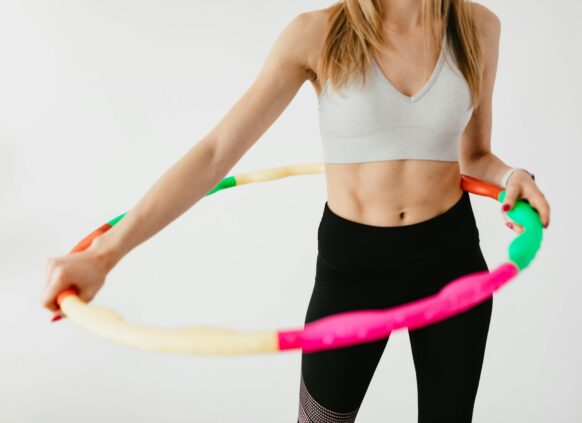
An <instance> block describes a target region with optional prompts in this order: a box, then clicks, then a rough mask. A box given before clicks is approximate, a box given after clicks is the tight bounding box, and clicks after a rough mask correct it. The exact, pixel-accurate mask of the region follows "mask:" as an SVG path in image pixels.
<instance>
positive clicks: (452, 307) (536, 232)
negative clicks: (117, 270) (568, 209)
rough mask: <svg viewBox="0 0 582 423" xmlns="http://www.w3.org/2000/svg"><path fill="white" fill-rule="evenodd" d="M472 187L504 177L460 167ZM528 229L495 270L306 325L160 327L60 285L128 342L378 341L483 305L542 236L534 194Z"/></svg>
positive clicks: (260, 345) (322, 345) (170, 347)
mask: <svg viewBox="0 0 582 423" xmlns="http://www.w3.org/2000/svg"><path fill="white" fill-rule="evenodd" d="M322 172H324V164H323V163H316V164H301V165H292V166H285V167H279V168H271V169H264V170H259V171H254V172H249V173H244V174H240V175H235V176H227V177H225V178H224V179H223V180H222V181H220V183H218V184H217V185H216V187H215V188H213V189H212V190H211V191H210V192H208V194H206V196H209V195H212V194H214V193H215V192H218V191H221V190H224V189H227V188H232V187H236V186H240V185H244V184H249V183H256V182H264V181H270V180H274V179H280V178H284V177H287V176H295V175H302V174H311V173H322ZM461 186H462V188H463V189H464V190H465V191H468V192H470V193H473V194H477V195H480V196H486V197H490V198H493V199H496V200H498V201H500V202H503V200H504V198H505V191H504V190H503V189H502V188H501V187H500V186H497V185H494V184H490V183H488V182H485V181H482V180H480V179H477V178H473V177H470V176H466V175H461ZM125 214H126V213H123V214H121V215H119V216H117V217H115V218H114V219H111V220H110V221H109V222H107V223H105V224H103V225H102V226H100V227H99V228H97V229H95V230H94V231H93V232H91V233H90V234H89V235H87V236H86V237H85V238H83V239H82V240H81V241H80V242H79V243H78V244H77V245H76V246H75V247H74V248H73V249H72V250H71V251H70V253H76V252H80V251H84V250H85V249H87V248H88V247H89V246H90V245H91V243H92V242H93V240H94V239H95V238H97V237H98V236H100V235H102V234H103V233H105V232H107V231H108V230H109V229H111V228H112V227H113V226H115V225H116V224H117V223H118V222H119V221H120V220H121V219H123V217H124V216H125ZM507 214H508V216H509V217H510V218H511V219H512V220H514V221H515V222H517V223H519V224H521V225H522V226H523V228H524V229H525V230H524V232H523V233H521V234H519V235H518V236H517V237H516V238H515V239H514V240H513V241H512V242H511V244H510V245H509V250H508V256H509V257H508V261H506V262H504V263H501V264H500V265H499V266H498V267H497V268H495V269H494V270H492V271H490V272H489V271H481V272H475V273H470V274H467V275H464V276H462V277H459V278H457V279H455V280H453V281H451V282H449V283H448V284H447V285H446V286H445V287H443V288H442V289H441V290H440V291H439V292H438V293H436V294H434V295H431V296H429V297H425V298H422V299H419V300H416V301H413V302H409V303H406V304H402V305H399V306H396V307H391V308H388V309H380V310H356V311H349V312H343V313H338V314H334V315H331V316H326V317H324V318H321V319H319V320H316V321H313V322H310V323H308V324H306V325H304V327H303V328H299V329H285V330H277V331H270V332H241V331H234V330H230V329H225V328H216V327H190V328H177V329H174V328H155V327H147V326H142V325H138V324H134V323H129V322H126V321H124V319H123V318H122V317H121V316H120V315H119V314H118V313H117V312H115V311H114V310H111V309H108V308H105V307H100V306H95V305H89V304H87V303H86V302H84V301H83V300H81V299H80V298H79V297H78V296H77V293H78V292H77V290H76V289H75V288H70V289H66V290H64V291H62V292H61V293H59V295H58V297H57V303H58V304H59V306H60V308H61V310H62V312H63V313H64V314H65V316H67V317H68V318H69V319H70V320H71V321H73V322H74V323H75V324H76V325H78V326H80V327H81V328H83V329H85V330H87V331H89V332H91V333H93V334H95V335H98V336H100V337H102V338H105V339H107V340H109V341H113V342H116V343H119V344H122V345H126V346H129V347H134V348H138V349H143V350H150V351H159V352H170V353H177V354H206V355H242V354H257V353H268V352H281V351H286V350H292V349H299V348H301V349H302V350H303V351H305V352H316V351H322V350H327V349H334V348H341V347H345V346H349V345H356V344H360V343H365V342H370V341H374V340H377V339H380V338H383V337H386V336H388V335H389V334H390V332H392V331H393V330H396V329H400V328H404V327H406V328H408V329H416V328H420V327H422V326H426V325H430V324H432V323H436V322H438V321H440V320H443V319H446V318H448V317H451V316H453V315H455V314H457V313H461V312H463V311H465V310H468V309H469V308H471V307H474V306H476V305H477V304H479V303H481V302H482V301H484V300H486V299H487V298H489V297H491V296H492V295H493V293H494V292H495V291H497V290H498V289H499V288H501V287H502V286H503V285H505V284H507V283H508V282H509V281H510V280H511V279H513V278H515V276H516V275H517V274H518V273H519V272H520V271H522V270H523V269H525V268H526V267H527V266H528V265H529V264H530V263H531V261H532V260H533V259H534V257H535V256H536V254H537V252H538V250H539V248H540V246H541V241H542V230H543V229H542V223H541V220H540V218H539V215H538V214H537V213H536V212H535V210H534V209H533V208H532V207H531V206H530V205H529V203H528V202H527V201H523V200H518V201H517V202H516V204H515V206H514V207H513V209H512V210H510V211H509V212H507Z"/></svg>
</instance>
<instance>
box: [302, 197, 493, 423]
mask: <svg viewBox="0 0 582 423" xmlns="http://www.w3.org/2000/svg"><path fill="white" fill-rule="evenodd" d="M479 270H487V264H486V262H485V259H484V258H483V254H482V253H481V248H480V246H479V232H478V230H477V226H476V223H475V217H474V215H473V209H472V207H471V201H470V199H469V194H468V193H467V192H463V194H462V196H461V198H460V199H459V200H458V201H457V202H456V203H455V205H453V206H452V207H451V208H450V209H448V210H447V211H445V212H444V213H442V214H439V215H437V216H435V217H433V218H431V219H429V220H425V221H423V222H419V223H415V224H411V225H405V226H389V227H388V226H373V225H367V224H363V223H359V222H355V221H352V220H348V219H346V218H344V217H341V216H339V215H337V214H335V213H334V212H333V211H332V210H331V209H330V208H329V207H328V205H327V202H326V203H325V206H324V211H323V216H322V219H321V222H320V224H319V229H318V255H317V265H316V276H315V284H314V287H313V292H312V294H311V299H310V301H309V306H308V308H307V313H306V317H305V323H308V322H312V321H314V320H317V319H320V318H322V317H324V316H328V315H331V314H335V313H340V312H344V311H349V310H356V309H383V308H387V307H393V306H396V305H398V304H402V303H406V302H410V301H413V300H416V299H418V298H422V297H426V296H428V295H432V294H434V293H436V292H437V291H439V290H440V289H441V288H442V287H443V286H444V285H446V284H447V283H448V282H450V281H452V280H453V279H455V278H456V277H458V276H461V275H464V274H467V273H470V272H476V271H479ZM492 305H493V300H492V298H489V299H488V300H486V301H484V302H482V303H480V304H479V305H477V306H476V307H474V308H472V309H469V310H467V311H465V312H463V313H460V314H458V315H455V316H453V317H450V318H448V319H446V320H443V321H440V322H438V323H435V324H433V325H430V326H426V327H423V328H419V329H416V330H413V331H409V332H408V333H409V338H410V344H411V347H412V354H413V359H414V367H415V369H416V381H417V389H418V422H419V423H429V422H431V423H433V422H435V423H436V422H439V423H440V422H447V423H467V422H471V419H472V414H473V405H474V402H475V397H476V394H477V387H478V385H479V378H480V374H481V367H482V363H483V356H484V353H485V344H486V341H487V333H488V330H489V321H490V318H491V311H492ZM387 342H388V337H386V338H383V339H380V340H377V341H374V342H369V343H365V344H358V345H352V346H348V347H343V348H338V349H332V350H325V351H318V352H314V353H302V355H301V378H300V391H299V414H298V420H297V421H298V422H301V423H303V422H318V423H319V422H330V423H331V422H333V423H335V422H354V421H355V419H356V415H357V413H358V410H359V408H360V405H361V403H362V400H363V399H364V395H365V394H366V390H367V389H368V385H369V384H370V381H371V379H372V376H373V374H374V371H375V370H376V367H377V365H378V361H379V360H380V357H381V356H382V353H383V351H384V348H385V347H386V343H387ZM394 401H397V399H394Z"/></svg>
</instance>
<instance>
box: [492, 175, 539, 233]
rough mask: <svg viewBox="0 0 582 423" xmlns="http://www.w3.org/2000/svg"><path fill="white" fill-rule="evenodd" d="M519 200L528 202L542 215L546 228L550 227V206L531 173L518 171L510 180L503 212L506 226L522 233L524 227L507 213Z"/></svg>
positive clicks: (502, 207) (502, 208)
mask: <svg viewBox="0 0 582 423" xmlns="http://www.w3.org/2000/svg"><path fill="white" fill-rule="evenodd" d="M517 199H521V200H527V201H528V202H529V204H530V205H531V206H532V207H533V208H534V210H536V211H537V212H538V214H539V215H540V219H541V221H542V225H543V226H544V228H547V227H548V225H549V224H550V205H549V204H548V201H547V200H546V197H545V196H544V194H543V193H542V192H541V191H540V189H539V188H538V186H537V184H536V183H535V181H534V180H533V179H532V177H531V176H530V175H529V173H527V172H526V171H524V170H521V169H519V170H516V171H515V172H514V173H513V174H512V175H511V177H510V178H509V183H508V184H507V188H506V189H505V201H504V202H503V205H502V206H501V212H502V215H503V218H504V219H505V222H506V225H507V226H508V227H509V228H510V229H513V230H514V231H516V232H517V233H522V232H523V227H522V226H521V225H519V224H517V223H515V222H514V221H512V220H511V219H510V218H509V216H507V212H508V211H510V210H511V209H513V207H514V206H515V202H516V201H517Z"/></svg>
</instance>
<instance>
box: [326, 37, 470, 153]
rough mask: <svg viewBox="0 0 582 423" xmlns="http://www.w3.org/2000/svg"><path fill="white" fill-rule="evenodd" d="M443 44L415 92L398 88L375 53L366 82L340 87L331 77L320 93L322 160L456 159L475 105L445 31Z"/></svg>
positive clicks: (351, 83) (350, 83) (351, 82)
mask: <svg viewBox="0 0 582 423" xmlns="http://www.w3.org/2000/svg"><path fill="white" fill-rule="evenodd" d="M442 46H443V48H442V49H441V53H440V55H439V58H438V61H437V64H436V66H435V68H434V70H433V72H432V75H431V76H430V78H429V79H428V81H427V82H426V83H425V85H424V86H423V87H422V88H421V89H420V91H418V92H417V93H416V94H414V95H412V96H407V95H404V94H403V93H401V92H400V91H399V90H398V89H396V87H395V86H394V85H393V84H392V83H391V82H390V80H389V79H388V78H386V76H385V75H384V73H383V72H382V70H381V69H380V67H379V65H378V63H377V62H376V60H375V58H373V59H372V66H371V67H372V69H371V72H370V73H369V74H368V75H367V76H370V77H368V78H367V79H366V83H365V84H361V85H359V86H356V85H355V84H354V83H353V81H350V82H349V83H348V84H346V85H345V86H344V87H342V88H341V89H340V91H339V92H338V91H335V90H332V89H331V83H330V80H329V79H328V80H327V83H326V86H325V87H324V89H323V90H322V92H321V94H320V95H319V97H318V114H319V129H320V134H321V139H322V142H323V157H324V161H325V162H326V163H359V162H370V161H379V160H399V159H421V160H422V159H424V160H441V161H458V157H459V142H460V136H461V133H462V132H463V130H464V128H465V127H466V125H467V123H468V122H469V119H470V118H471V114H472V112H473V106H472V102H471V92H470V89H469V85H468V84H467V82H466V80H465V78H464V77H463V75H462V73H461V72H460V70H459V69H458V67H457V66H456V65H455V64H454V60H453V58H452V55H451V54H450V51H449V48H448V43H447V36H446V34H445V36H444V38H443V44H442Z"/></svg>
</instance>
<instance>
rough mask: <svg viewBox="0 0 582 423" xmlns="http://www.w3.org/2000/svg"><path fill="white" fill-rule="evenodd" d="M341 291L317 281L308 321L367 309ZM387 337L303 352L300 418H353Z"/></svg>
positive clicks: (340, 419)
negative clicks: (329, 348) (323, 285)
mask: <svg viewBox="0 0 582 423" xmlns="http://www.w3.org/2000/svg"><path fill="white" fill-rule="evenodd" d="M365 308H369V307H366V304H362V303H361V301H354V300H353V297H352V296H350V295H346V294H342V291H338V290H328V289H321V282H320V283H318V282H317V281H316V284H315V287H314V290H313V293H312V295H311V299H310V301H309V305H308V309H307V313H306V317H305V323H309V322H312V321H314V320H318V319H320V318H322V317H325V316H329V315H331V314H336V313H341V312H344V311H350V310H355V309H365ZM387 341H388V338H387V337H386V338H383V339H380V340H377V341H374V342H368V343H364V344H357V345H351V346H348V347H343V348H336V349H332V350H323V351H317V352H312V353H302V355H301V378H300V379H301V380H300V395H299V411H298V413H299V414H298V421H299V422H301V423H303V422H334V423H335V422H346V423H347V422H353V421H355V419H356V415H357V413H358V410H359V408H360V405H361V403H362V401H363V398H364V396H365V393H366V391H367V389H368V386H369V384H370V381H371V379H372V376H373V374H374V372H375V370H376V367H377V364H378V362H379V360H380V357H381V356H382V353H383V351H384V348H385V346H386V343H387Z"/></svg>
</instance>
